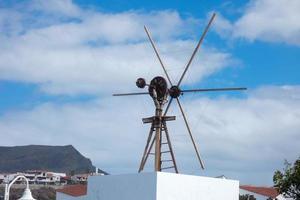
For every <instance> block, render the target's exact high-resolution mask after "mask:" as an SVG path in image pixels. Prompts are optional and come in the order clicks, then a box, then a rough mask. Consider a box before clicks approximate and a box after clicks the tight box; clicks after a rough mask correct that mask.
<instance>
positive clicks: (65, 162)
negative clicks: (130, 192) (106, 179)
mask: <svg viewBox="0 0 300 200" xmlns="http://www.w3.org/2000/svg"><path fill="white" fill-rule="evenodd" d="M25 170H47V171H54V172H65V173H71V172H72V173H87V172H94V171H95V167H94V166H93V165H92V162H91V160H90V159H88V158H86V157H84V156H83V155H82V154H81V153H80V152H79V151H77V150H76V149H75V148H74V147H73V146H72V145H67V146H44V145H28V146H15V147H0V173H12V172H20V171H25ZM100 172H103V171H101V170H100Z"/></svg>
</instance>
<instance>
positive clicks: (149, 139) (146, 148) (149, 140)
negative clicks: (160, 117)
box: [139, 122, 153, 172]
mask: <svg viewBox="0 0 300 200" xmlns="http://www.w3.org/2000/svg"><path fill="white" fill-rule="evenodd" d="M152 135H153V122H152V124H151V128H150V132H149V135H148V139H147V143H146V146H145V149H144V153H143V157H142V160H141V164H140V168H139V172H141V170H142V164H143V163H144V159H145V157H146V154H147V151H148V148H149V144H150V142H151V139H152Z"/></svg>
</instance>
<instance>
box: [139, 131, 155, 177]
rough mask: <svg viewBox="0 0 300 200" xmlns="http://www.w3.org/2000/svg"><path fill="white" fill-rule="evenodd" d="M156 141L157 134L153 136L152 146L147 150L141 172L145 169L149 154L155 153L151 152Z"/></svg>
mask: <svg viewBox="0 0 300 200" xmlns="http://www.w3.org/2000/svg"><path fill="white" fill-rule="evenodd" d="M154 142H155V136H154V137H153V140H152V142H151V144H150V147H149V149H148V152H147V154H146V157H145V159H144V162H143V164H142V167H141V170H140V171H139V172H141V171H142V170H143V169H144V167H145V164H146V162H147V159H148V157H149V155H150V154H153V153H150V151H151V149H152V147H153V145H154Z"/></svg>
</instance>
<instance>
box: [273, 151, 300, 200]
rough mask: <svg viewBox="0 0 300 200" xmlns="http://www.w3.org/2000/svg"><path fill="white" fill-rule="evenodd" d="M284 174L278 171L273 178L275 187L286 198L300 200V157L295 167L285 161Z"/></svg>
mask: <svg viewBox="0 0 300 200" xmlns="http://www.w3.org/2000/svg"><path fill="white" fill-rule="evenodd" d="M284 165H285V168H284V169H283V172H281V171H279V170H277V171H275V173H274V176H273V182H274V186H275V187H276V188H277V190H278V192H279V193H280V194H282V195H283V196H284V197H286V198H292V199H300V157H299V158H298V160H296V161H295V163H294V165H292V164H291V163H289V162H287V161H285V163H284Z"/></svg>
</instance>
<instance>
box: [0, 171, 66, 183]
mask: <svg viewBox="0 0 300 200" xmlns="http://www.w3.org/2000/svg"><path fill="white" fill-rule="evenodd" d="M19 175H23V176H25V177H26V178H27V179H28V182H29V184H43V185H59V184H60V183H61V178H62V177H65V176H66V174H65V173H57V172H48V171H41V170H29V171H25V172H17V173H12V174H0V183H9V182H11V181H12V180H13V179H14V178H15V177H16V176H19ZM22 182H23V180H18V181H16V183H17V184H18V183H22Z"/></svg>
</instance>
